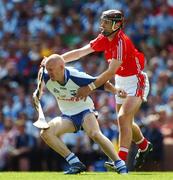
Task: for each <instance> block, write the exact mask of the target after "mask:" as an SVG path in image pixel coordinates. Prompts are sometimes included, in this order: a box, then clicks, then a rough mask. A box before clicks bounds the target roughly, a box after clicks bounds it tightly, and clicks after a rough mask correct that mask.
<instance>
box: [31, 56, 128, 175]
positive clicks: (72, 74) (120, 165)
mask: <svg viewBox="0 0 173 180" xmlns="http://www.w3.org/2000/svg"><path fill="white" fill-rule="evenodd" d="M113 66H115V65H114V62H112V63H110V65H109V69H108V71H107V72H108V73H110V72H109V71H112V69H114V68H113ZM45 67H46V70H44V73H43V80H44V81H43V82H44V84H45V85H46V87H47V89H48V90H49V91H50V92H51V93H52V94H53V95H54V96H55V98H56V99H57V102H58V105H59V108H60V110H61V112H62V115H61V117H56V118H54V119H52V120H51V121H50V122H49V128H48V129H42V130H41V132H40V135H41V137H42V139H43V140H44V141H45V143H47V144H48V145H49V146H50V147H51V148H52V149H53V150H55V151H56V152H57V153H58V154H60V155H61V156H62V157H64V158H65V159H66V161H67V162H68V163H69V165H70V168H69V170H68V171H66V172H65V174H78V173H80V172H82V171H85V170H86V167H85V165H84V164H83V163H82V162H81V161H80V160H79V158H78V157H77V156H76V155H75V154H74V153H72V152H71V151H70V150H69V149H68V148H67V146H66V145H65V144H64V143H63V142H62V141H61V139H60V136H61V135H62V134H64V133H72V132H76V131H78V130H80V129H81V128H83V129H84V130H85V132H86V133H87V135H88V136H89V137H90V138H91V139H92V140H94V141H95V142H96V143H98V144H99V145H100V147H101V149H102V150H103V152H104V153H105V154H106V155H107V156H108V157H109V158H110V159H111V160H112V161H113V162H114V165H115V167H116V170H117V172H118V173H120V174H127V172H128V171H127V168H126V165H125V162H124V161H123V160H121V159H120V158H119V157H118V155H117V153H116V152H115V149H114V146H113V144H112V143H111V141H110V140H109V139H108V138H107V137H105V136H104V135H103V134H102V133H101V131H100V128H99V124H98V122H97V119H96V117H95V115H94V104H93V101H92V99H91V98H90V97H87V98H86V100H83V99H75V94H76V92H77V90H78V88H79V87H81V86H85V85H87V84H88V85H89V87H90V88H91V89H92V88H93V87H92V86H93V84H92V82H93V81H95V79H96V78H94V77H92V76H90V75H88V74H86V73H84V72H79V71H77V70H76V69H74V68H69V67H65V65H64V61H63V59H62V57H61V56H59V55H55V54H53V55H51V56H49V57H47V58H46V61H45ZM42 87H43V85H42ZM41 89H42V88H41ZM98 89H105V90H106V91H108V92H112V93H114V94H115V93H116V94H121V97H125V96H126V93H125V92H124V91H123V90H121V89H117V90H116V89H115V88H114V87H113V86H112V85H111V83H109V82H106V83H105V84H104V86H102V87H100V88H98ZM36 98H37V97H36V96H34V101H35V102H37V101H38V99H36Z"/></svg>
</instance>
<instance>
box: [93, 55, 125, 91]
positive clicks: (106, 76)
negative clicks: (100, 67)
mask: <svg viewBox="0 0 173 180" xmlns="http://www.w3.org/2000/svg"><path fill="white" fill-rule="evenodd" d="M121 63H122V61H118V60H115V59H112V61H111V62H110V64H109V67H108V69H107V70H106V71H104V72H103V73H102V74H100V75H99V76H98V77H97V79H96V80H95V81H94V85H95V86H96V88H98V87H100V86H101V85H103V84H105V83H106V82H107V81H108V80H110V79H111V78H112V77H113V76H114V75H115V72H116V71H117V70H118V68H119V67H120V65H121Z"/></svg>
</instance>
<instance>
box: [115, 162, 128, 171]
mask: <svg viewBox="0 0 173 180" xmlns="http://www.w3.org/2000/svg"><path fill="white" fill-rule="evenodd" d="M114 165H115V167H116V169H117V171H118V173H120V174H127V173H128V170H127V167H126V164H125V162H124V161H123V160H121V159H119V160H116V161H115V162H114Z"/></svg>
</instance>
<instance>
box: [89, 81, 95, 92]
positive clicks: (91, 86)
mask: <svg viewBox="0 0 173 180" xmlns="http://www.w3.org/2000/svg"><path fill="white" fill-rule="evenodd" d="M88 87H89V88H90V90H91V91H93V90H94V89H96V86H95V84H94V83H93V82H92V83H90V84H88Z"/></svg>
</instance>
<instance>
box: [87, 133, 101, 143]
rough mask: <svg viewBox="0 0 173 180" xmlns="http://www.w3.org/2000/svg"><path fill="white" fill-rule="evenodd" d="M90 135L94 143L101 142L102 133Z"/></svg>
mask: <svg viewBox="0 0 173 180" xmlns="http://www.w3.org/2000/svg"><path fill="white" fill-rule="evenodd" d="M88 135H89V137H90V138H91V139H92V140H93V141H99V140H100V139H101V132H100V131H90V132H89V134H88Z"/></svg>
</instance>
